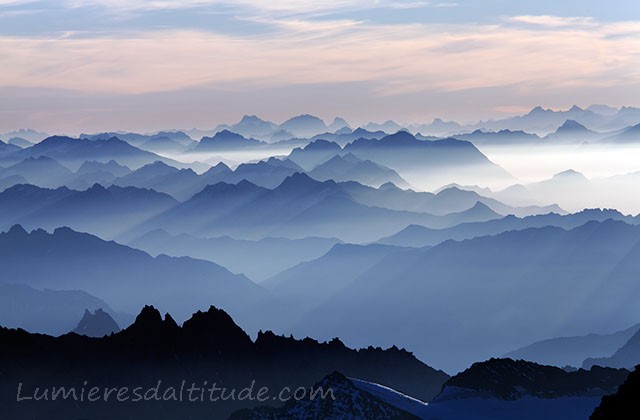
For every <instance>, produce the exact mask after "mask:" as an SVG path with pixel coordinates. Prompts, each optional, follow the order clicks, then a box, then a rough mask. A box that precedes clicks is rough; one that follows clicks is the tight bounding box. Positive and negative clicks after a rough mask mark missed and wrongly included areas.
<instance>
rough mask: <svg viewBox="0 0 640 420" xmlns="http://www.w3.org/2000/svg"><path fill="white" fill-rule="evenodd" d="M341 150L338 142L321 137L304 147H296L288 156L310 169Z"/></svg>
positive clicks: (304, 167)
mask: <svg viewBox="0 0 640 420" xmlns="http://www.w3.org/2000/svg"><path fill="white" fill-rule="evenodd" d="M341 152H342V148H341V147H340V146H339V145H338V144H337V143H335V142H332V141H327V140H322V139H320V140H315V141H313V142H311V143H309V144H308V145H307V146H305V147H304V148H296V149H294V150H293V151H292V152H291V153H290V154H289V156H288V158H289V159H290V160H292V161H294V162H295V163H297V164H298V165H300V167H302V168H303V169H305V170H307V171H310V170H312V169H313V168H315V167H316V166H318V165H320V164H322V163H323V162H326V161H327V160H329V159H331V158H332V157H333V156H335V155H337V154H340V153H341Z"/></svg>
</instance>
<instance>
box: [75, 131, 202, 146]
mask: <svg viewBox="0 0 640 420" xmlns="http://www.w3.org/2000/svg"><path fill="white" fill-rule="evenodd" d="M113 137H116V138H118V139H120V140H123V141H126V142H127V143H129V144H131V145H132V146H135V147H141V146H142V145H144V144H147V145H149V146H150V145H152V144H153V143H158V144H162V143H165V142H167V139H168V140H170V143H168V144H171V145H175V144H178V145H181V146H182V147H183V148H186V147H190V146H193V144H194V141H193V139H192V138H191V137H189V135H188V134H186V133H184V132H182V131H160V132H158V133H155V134H139V133H124V132H107V133H98V134H80V138H82V139H89V140H108V139H110V138H113Z"/></svg>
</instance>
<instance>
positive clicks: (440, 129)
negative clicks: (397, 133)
mask: <svg viewBox="0 0 640 420" xmlns="http://www.w3.org/2000/svg"><path fill="white" fill-rule="evenodd" d="M408 128H409V129H410V130H411V131H413V132H415V133H417V132H420V133H423V134H427V135H434V136H448V135H450V134H453V133H455V132H459V130H460V128H461V126H460V124H459V123H457V122H455V121H443V120H442V119H441V118H435V119H434V120H433V121H432V122H431V123H430V124H410V125H409V127H408Z"/></svg>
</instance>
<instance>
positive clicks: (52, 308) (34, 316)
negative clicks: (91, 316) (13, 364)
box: [0, 277, 132, 336]
mask: <svg viewBox="0 0 640 420" xmlns="http://www.w3.org/2000/svg"><path fill="white" fill-rule="evenodd" d="M6 279H7V280H9V278H6ZM12 280H15V281H18V280H20V279H19V278H17V277H15V278H13V279H12ZM87 308H89V309H91V310H95V309H99V308H104V309H105V311H106V312H108V313H110V314H111V315H112V316H114V317H116V318H117V319H118V320H119V321H120V322H122V323H124V324H126V323H128V322H130V321H131V320H132V319H131V320H130V319H129V318H128V317H127V316H124V315H122V314H116V313H115V312H113V310H112V309H111V308H110V307H109V306H108V305H107V304H106V303H105V302H104V301H102V300H100V299H98V298H96V297H94V296H91V295H90V294H88V293H86V292H83V291H80V290H66V291H60V290H49V289H45V290H38V289H34V288H32V287H29V286H27V285H24V284H4V283H0V325H3V326H5V327H9V328H22V329H24V330H27V331H29V332H33V333H41V334H50V335H56V336H57V335H61V334H65V333H67V332H69V331H70V330H71V329H73V328H74V327H75V326H76V325H77V323H78V320H79V319H80V317H81V316H82V313H83V311H84V310H86V309H87Z"/></svg>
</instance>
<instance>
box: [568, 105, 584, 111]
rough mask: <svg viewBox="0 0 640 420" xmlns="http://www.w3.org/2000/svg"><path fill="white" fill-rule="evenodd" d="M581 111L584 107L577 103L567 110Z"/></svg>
mask: <svg viewBox="0 0 640 420" xmlns="http://www.w3.org/2000/svg"><path fill="white" fill-rule="evenodd" d="M582 111H584V109H582V108H580V107H579V106H578V105H573V106H572V107H571V108H570V109H569V112H582Z"/></svg>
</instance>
